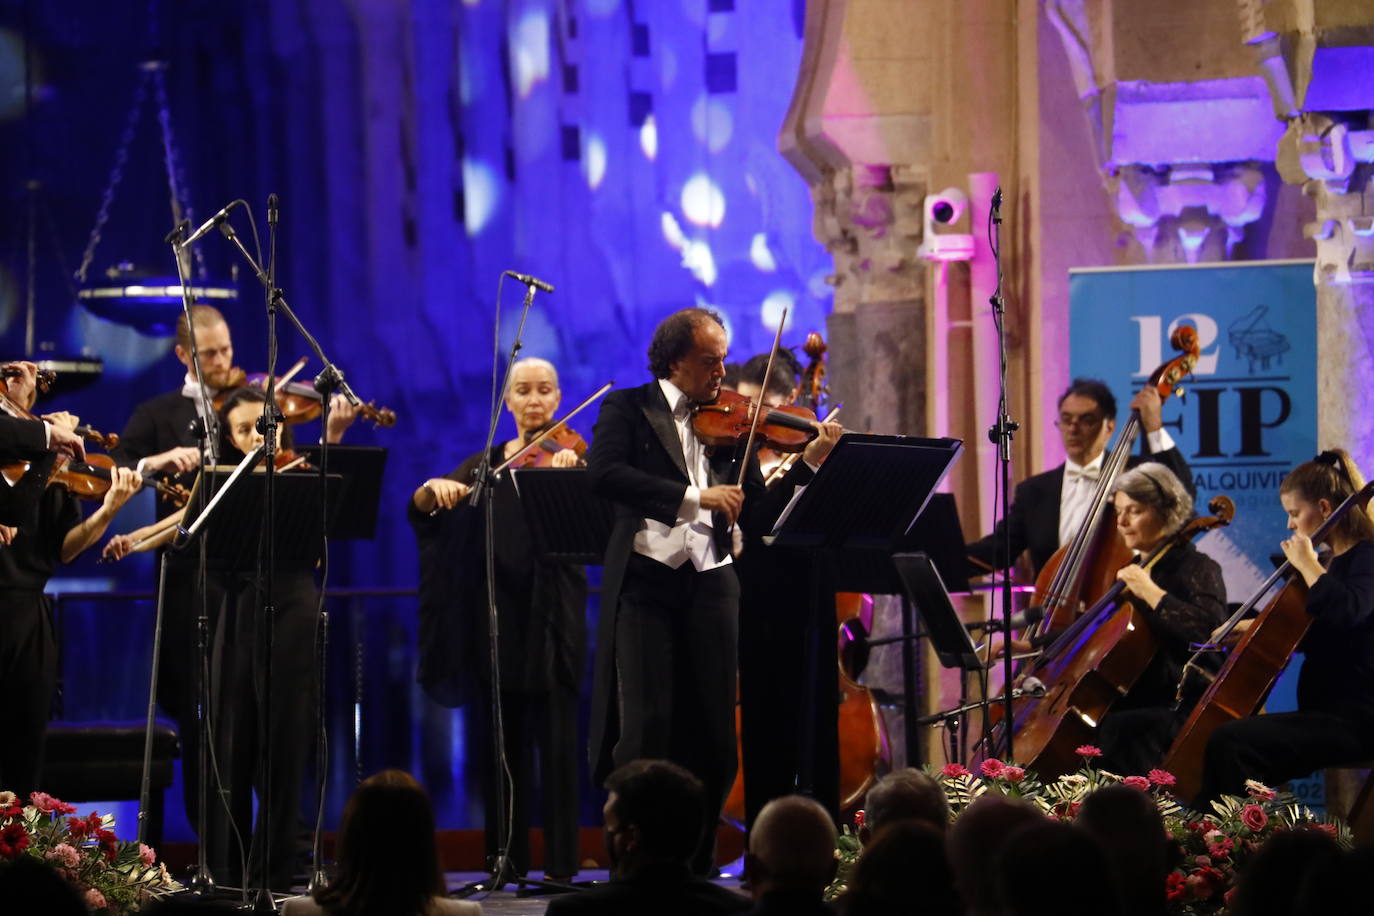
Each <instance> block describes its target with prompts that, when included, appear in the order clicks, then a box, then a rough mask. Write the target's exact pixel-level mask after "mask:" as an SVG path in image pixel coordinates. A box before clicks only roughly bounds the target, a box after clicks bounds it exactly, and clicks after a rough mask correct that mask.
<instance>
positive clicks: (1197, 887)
mask: <svg viewBox="0 0 1374 916" xmlns="http://www.w3.org/2000/svg"><path fill="white" fill-rule="evenodd" d="M1225 886H1226V876H1225V875H1223V874H1222V873H1221V872H1220V871H1218V870H1217V869H1215V868H1212V867H1211V866H1210V865H1204V866H1203V867H1202V868H1199V869H1198V870H1197V871H1195V872H1193V873H1192V874H1191V875H1189V876H1188V890H1190V891H1192V893H1193V896H1194V897H1196V898H1198V899H1199V900H1206V899H1207V898H1208V897H1214V896H1216V894H1217V893H1218V892H1219V891H1220V890H1221V889H1222V888H1223V887H1225Z"/></svg>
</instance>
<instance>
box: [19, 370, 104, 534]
mask: <svg viewBox="0 0 1374 916" xmlns="http://www.w3.org/2000/svg"><path fill="white" fill-rule="evenodd" d="M4 373H5V375H4V379H0V392H3V391H4V390H5V387H4V386H5V384H6V382H8V383H9V394H7V395H0V407H3V408H4V409H3V412H0V465H8V464H11V463H16V464H17V463H19V462H25V463H27V464H28V471H27V473H25V474H23V475H21V476H20V477H19V479H17V480H13V481H11V482H10V485H9V486H7V487H0V525H20V524H24V523H28V524H32V523H33V521H34V513H35V511H36V510H37V507H38V502H39V498H40V497H41V495H42V493H43V491H44V489H45V488H46V487H47V480H48V474H49V472H50V471H51V470H52V468H53V463H54V462H55V461H57V459H58V458H59V457H60V456H62V455H66V456H68V457H70V458H75V459H76V460H78V461H80V460H82V459H84V458H85V457H86V449H85V445H84V443H83V442H82V441H81V437H80V436H79V435H77V434H76V433H75V432H73V431H72V429H71V428H69V427H68V426H67V425H66V424H65V423H62V422H57V418H56V417H53V416H44V417H37V416H34V415H33V413H32V412H31V411H30V410H29V409H28V407H25V406H24V405H23V404H22V403H21V401H23V400H26V399H27V400H29V401H30V403H32V399H33V398H34V397H36V395H37V391H38V388H37V382H36V380H37V377H38V367H37V366H35V365H34V364H33V363H30V362H18V363H10V364H8V365H6V366H5V367H4ZM26 392H27V393H26Z"/></svg>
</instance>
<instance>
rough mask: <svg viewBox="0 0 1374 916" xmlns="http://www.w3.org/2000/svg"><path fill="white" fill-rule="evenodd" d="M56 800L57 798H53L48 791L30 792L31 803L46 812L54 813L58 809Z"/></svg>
mask: <svg viewBox="0 0 1374 916" xmlns="http://www.w3.org/2000/svg"><path fill="white" fill-rule="evenodd" d="M56 802H57V799H55V798H53V797H52V796H51V795H49V794H48V793H46V792H31V793H29V804H31V805H33V806H34V807H35V808H37V809H38V810H39V811H42V812H43V813H44V814H52V813H53V812H54V811H56V810H57V805H56Z"/></svg>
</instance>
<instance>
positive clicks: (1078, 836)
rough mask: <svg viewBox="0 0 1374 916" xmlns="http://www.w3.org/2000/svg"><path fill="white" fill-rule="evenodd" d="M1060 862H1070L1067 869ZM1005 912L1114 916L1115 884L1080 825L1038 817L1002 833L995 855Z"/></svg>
mask: <svg viewBox="0 0 1374 916" xmlns="http://www.w3.org/2000/svg"><path fill="white" fill-rule="evenodd" d="M1065 863H1072V867H1070V868H1068V869H1067V870H1066V867H1065ZM996 875H997V887H998V892H999V893H1000V894H1001V898H1002V912H1003V913H1005V914H1006V916H1117V914H1118V913H1120V912H1121V909H1120V907H1119V906H1118V904H1117V902H1116V887H1115V885H1114V884H1113V882H1112V877H1111V874H1110V873H1109V867H1108V864H1107V857H1106V856H1105V855H1103V853H1102V850H1101V848H1100V847H1099V846H1098V844H1097V841H1096V840H1094V839H1093V837H1092V835H1091V834H1089V833H1088V831H1086V830H1084V829H1083V828H1082V827H1076V826H1074V825H1072V824H1066V823H1064V822H1062V821H1050V820H1041V821H1040V823H1036V824H1028V825H1027V826H1025V827H1022V828H1020V829H1019V830H1017V831H1015V832H1014V833H1013V834H1012V835H1011V836H1009V837H1007V841H1006V842H1005V843H1004V844H1003V845H1002V851H1001V853H999V855H998V857H997V860H996Z"/></svg>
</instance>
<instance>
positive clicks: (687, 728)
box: [614, 554, 739, 873]
mask: <svg viewBox="0 0 1374 916" xmlns="http://www.w3.org/2000/svg"><path fill="white" fill-rule="evenodd" d="M738 613H739V581H738V579H736V578H735V570H734V568H733V567H732V566H722V567H720V568H718V569H713V570H710V571H709V572H697V571H696V569H695V568H694V567H693V566H692V564H691V563H690V562H688V563H684V564H682V565H681V566H680V567H678V568H677V569H669V568H668V567H667V566H664V565H663V564H662V563H658V562H656V561H654V560H650V559H648V558H646V557H642V556H640V555H639V554H633V555H631V557H630V559H629V562H628V564H627V566H626V569H625V579H624V582H623V584H622V586H621V591H620V606H619V608H618V609H617V613H616V622H615V664H616V671H617V674H618V680H619V684H620V696H619V706H620V738H619V740H618V741H617V742H616V745H615V750H614V759H615V765H616V766H618V767H619V766H624V765H625V764H627V763H629V762H630V761H632V760H638V759H641V758H659V759H667V760H671V761H673V762H674V763H677V764H679V765H681V766H683V767H685V768H686V769H687V770H689V771H690V772H691V773H693V774H694V775H696V777H697V778H698V779H700V780H701V781H702V783H703V785H704V786H705V788H706V815H707V819H706V825H707V829H706V830H705V832H704V833H703V835H702V842H701V845H700V847H699V848H698V851H697V855H696V856H695V857H694V859H693V863H692V864H693V867H694V869H695V870H696V871H697V872H698V873H704V872H706V871H707V870H709V869H710V868H712V867H713V865H714V861H713V859H714V855H715V836H716V829H715V828H716V822H717V821H718V820H719V818H720V811H721V808H722V807H724V805H725V798H726V795H727V794H728V793H729V791H730V785H731V784H732V783H733V782H734V779H735V770H736V767H737V765H738V757H737V754H736V753H735V744H736V739H735V665H736V642H735V641H736V625H737V617H738Z"/></svg>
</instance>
